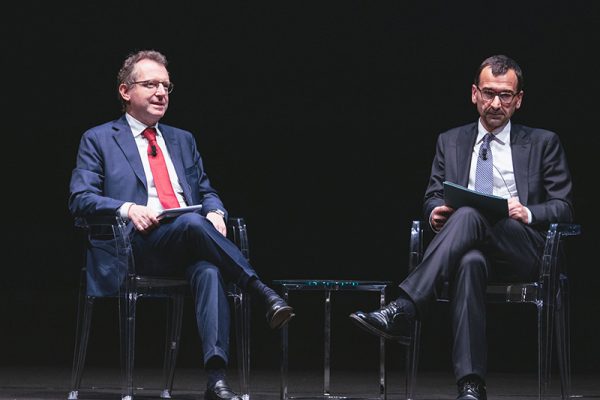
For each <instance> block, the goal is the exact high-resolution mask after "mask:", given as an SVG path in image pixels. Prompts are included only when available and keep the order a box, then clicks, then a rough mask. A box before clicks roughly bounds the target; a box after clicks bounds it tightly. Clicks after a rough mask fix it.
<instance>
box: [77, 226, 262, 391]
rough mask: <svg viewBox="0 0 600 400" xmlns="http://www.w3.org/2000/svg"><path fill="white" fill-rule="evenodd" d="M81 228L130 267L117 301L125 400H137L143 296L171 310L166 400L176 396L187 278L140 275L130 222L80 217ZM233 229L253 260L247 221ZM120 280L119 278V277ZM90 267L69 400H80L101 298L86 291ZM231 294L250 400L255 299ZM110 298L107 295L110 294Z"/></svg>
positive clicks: (240, 366)
mask: <svg viewBox="0 0 600 400" xmlns="http://www.w3.org/2000/svg"><path fill="white" fill-rule="evenodd" d="M75 225H76V227H77V228H80V229H82V230H83V231H84V232H85V233H86V241H87V242H88V243H89V241H90V240H92V239H97V240H104V241H106V242H107V243H111V244H112V243H114V246H115V249H114V250H115V254H118V255H119V257H118V260H116V262H119V263H120V264H119V265H121V266H126V271H127V273H126V275H125V279H124V282H123V284H122V285H119V286H120V288H121V289H120V291H119V293H118V294H117V295H115V296H110V297H117V298H118V308H119V331H120V358H121V398H122V399H123V400H132V399H133V397H134V389H133V365H134V355H135V317H136V306H137V300H138V299H140V298H143V297H159V298H165V299H166V300H168V302H169V304H170V306H169V308H168V312H167V320H166V341H165V351H164V364H163V378H162V383H161V393H160V397H161V398H171V390H172V388H173V378H174V374H175V362H176V359H177V353H178V350H179V340H180V336H181V325H182V316H183V303H184V297H185V295H186V294H187V293H188V292H187V290H188V282H187V281H186V280H183V279H176V278H166V277H160V278H157V277H150V276H141V275H138V274H136V273H135V259H134V257H133V252H132V247H131V242H130V240H129V236H128V235H127V232H126V222H125V221H124V220H123V219H121V218H120V217H97V218H88V219H84V218H77V219H76V220H75ZM228 228H229V229H228V231H229V234H230V237H231V239H232V240H233V241H234V243H235V244H236V245H237V246H238V247H239V248H240V250H241V251H242V253H243V254H244V256H245V257H246V258H249V254H250V253H249V243H248V234H247V229H246V223H245V222H244V219H243V218H230V219H229V220H228ZM115 279H119V278H118V277H115ZM86 282H87V273H86V268H85V267H84V268H82V270H81V282H80V289H79V290H80V294H79V304H78V310H77V328H76V333H75V350H74V356H73V369H72V373H71V387H70V388H71V390H70V392H69V395H68V399H69V400H75V399H78V398H79V390H80V385H81V378H82V375H83V367H84V364H85V357H86V351H87V344H88V338H89V335H90V326H91V319H92V310H93V305H94V302H95V300H96V299H97V297H95V296H90V295H88V294H87V290H86ZM228 295H229V297H230V299H232V302H233V310H234V324H235V336H236V350H237V363H238V373H239V381H240V393H242V395H243V397H244V398H245V399H248V398H249V373H250V298H249V296H248V295H247V294H246V293H244V292H243V291H242V290H241V289H240V288H239V287H237V286H236V285H231V286H230V288H229V290H228ZM107 297H108V296H107Z"/></svg>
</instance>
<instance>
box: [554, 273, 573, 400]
mask: <svg viewBox="0 0 600 400" xmlns="http://www.w3.org/2000/svg"><path fill="white" fill-rule="evenodd" d="M556 301H557V309H556V321H555V322H556V325H555V328H556V350H557V354H558V357H557V360H558V369H559V373H560V388H561V395H562V399H563V400H566V399H568V398H569V397H570V395H571V345H570V343H571V342H570V339H571V338H570V320H569V318H570V315H569V292H568V282H567V281H566V279H561V281H560V289H559V292H558V298H557V300H556Z"/></svg>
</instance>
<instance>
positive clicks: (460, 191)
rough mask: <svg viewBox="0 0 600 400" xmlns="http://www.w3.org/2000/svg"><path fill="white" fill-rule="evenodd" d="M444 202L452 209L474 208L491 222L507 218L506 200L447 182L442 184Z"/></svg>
mask: <svg viewBox="0 0 600 400" xmlns="http://www.w3.org/2000/svg"><path fill="white" fill-rule="evenodd" d="M444 201H445V203H446V205H448V206H450V207H452V208H454V209H457V208H460V207H464V206H470V207H473V208H476V209H478V210H479V211H481V212H482V214H484V215H486V216H487V217H488V218H489V219H492V220H498V219H501V218H506V217H508V200H507V199H505V198H502V197H498V196H493V195H490V194H484V193H480V192H476V191H475V190H471V189H467V188H466V187H464V186H460V185H457V184H456V183H452V182H448V181H445V182H444Z"/></svg>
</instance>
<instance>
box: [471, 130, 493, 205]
mask: <svg viewBox="0 0 600 400" xmlns="http://www.w3.org/2000/svg"><path fill="white" fill-rule="evenodd" d="M492 138H493V136H492V134H491V133H487V134H486V135H485V136H484V137H483V141H482V142H481V146H480V147H479V157H477V168H476V170H475V190H476V191H478V192H481V193H485V194H493V193H494V166H493V161H494V160H493V158H492V148H491V146H490V142H491V141H492Z"/></svg>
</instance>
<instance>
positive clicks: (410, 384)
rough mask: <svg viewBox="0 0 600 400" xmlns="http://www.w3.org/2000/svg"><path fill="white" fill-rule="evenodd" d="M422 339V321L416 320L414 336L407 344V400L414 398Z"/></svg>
mask: <svg viewBox="0 0 600 400" xmlns="http://www.w3.org/2000/svg"><path fill="white" fill-rule="evenodd" d="M420 340H421V322H420V321H415V327H414V331H413V337H412V340H411V342H410V344H409V345H408V346H406V400H412V399H414V395H415V387H416V385H417V370H418V366H419V342H420Z"/></svg>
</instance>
